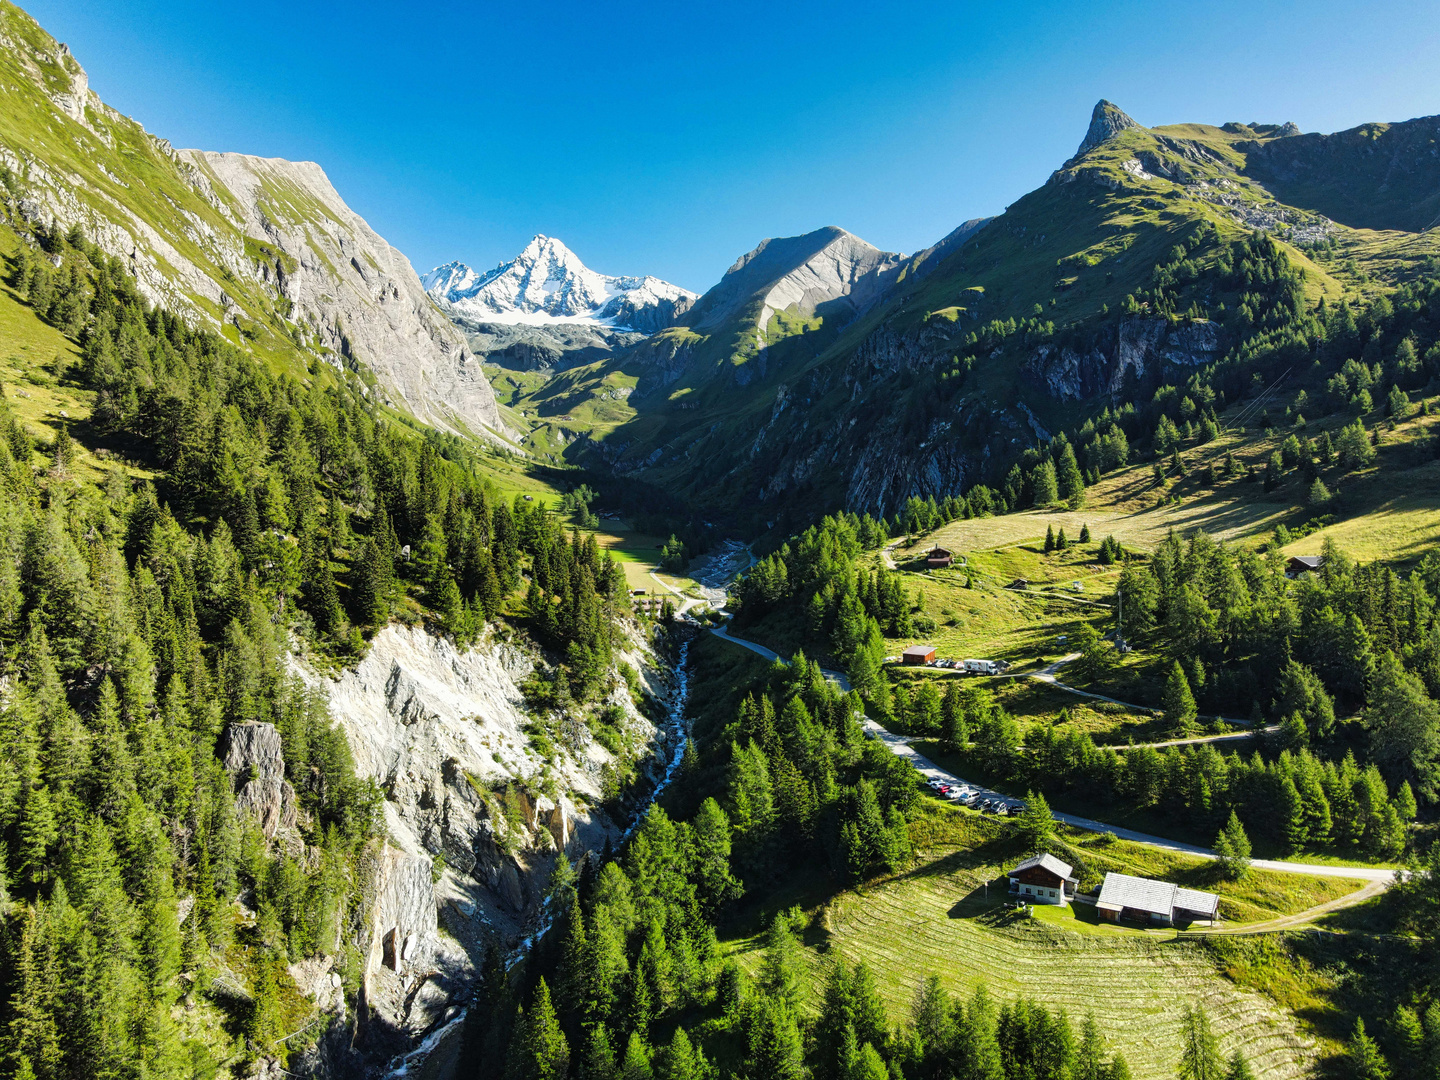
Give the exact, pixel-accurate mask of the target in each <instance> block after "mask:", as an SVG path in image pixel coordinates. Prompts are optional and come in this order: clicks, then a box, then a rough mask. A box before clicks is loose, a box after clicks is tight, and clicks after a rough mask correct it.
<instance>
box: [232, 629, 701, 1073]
mask: <svg viewBox="0 0 1440 1080" xmlns="http://www.w3.org/2000/svg"><path fill="white" fill-rule="evenodd" d="M628 633H629V635H630V636H629V637H627V638H626V639H625V640H624V641H622V643H621V647H620V649H619V653H618V655H617V661H623V662H625V663H628V664H629V665H630V666H631V667H632V668H634V669H635V670H636V672H638V674H639V678H640V683H641V686H642V688H643V691H644V693H645V694H646V695H649V696H651V697H653V698H655V699H656V700H657V701H662V702H663V701H667V700H669V699H670V698H672V697H673V696H674V695H675V694H677V693H679V690H678V688H677V685H676V680H675V677H674V673H673V672H672V671H671V669H670V668H669V667H668V666H667V665H666V664H665V663H664V662H663V661H662V659H661V658H660V657H659V656H658V655H657V653H656V651H655V650H654V649H652V648H651V647H650V646H649V645H647V644H646V643H645V642H644V641H643V640H642V639H641V638H640V636H639V633H638V631H636V630H635V629H634V628H633V627H632V628H631V629H630V630H629V631H628ZM294 667H295V670H296V672H297V674H298V675H299V676H300V677H301V678H302V679H303V680H304V681H305V682H306V683H308V684H309V685H310V686H311V687H314V688H316V689H319V690H321V691H323V692H324V693H325V695H326V697H327V698H328V702H329V708H330V714H331V717H332V719H333V720H334V722H335V723H336V724H337V725H338V726H339V727H340V728H341V729H342V730H343V731H344V732H345V734H346V736H347V739H348V741H349V743H350V747H351V750H352V752H353V754H354V757H355V765H356V771H357V773H358V774H359V775H360V776H362V777H368V778H371V779H373V780H375V782H376V783H377V784H378V785H379V787H380V789H381V791H382V792H383V794H384V797H385V801H384V814H385V833H386V838H385V843H384V844H383V846H380V847H378V849H377V853H376V855H375V857H374V859H373V860H372V865H371V867H370V871H369V874H368V878H369V881H368V890H367V897H366V911H365V920H364V923H365V925H364V928H363V933H362V940H361V941H360V942H359V944H360V945H361V948H362V951H363V953H364V956H365V965H364V986H363V991H362V994H363V1007H362V1008H361V1010H360V1011H361V1015H360V1017H359V1018H358V1025H357V1038H356V1040H355V1044H356V1047H357V1048H358V1049H360V1050H361V1051H363V1053H364V1055H365V1057H366V1059H367V1060H368V1063H369V1065H370V1066H371V1067H372V1068H373V1067H376V1066H378V1064H379V1063H381V1062H383V1061H384V1060H385V1059H387V1058H389V1057H391V1056H392V1055H397V1054H403V1053H405V1052H407V1051H409V1050H411V1049H412V1048H413V1047H415V1045H416V1044H417V1041H418V1040H420V1039H421V1038H422V1037H423V1036H425V1035H426V1033H427V1032H433V1031H435V1030H436V1029H438V1028H439V1027H441V1026H442V1025H443V1024H444V1023H445V1021H446V1020H447V1019H449V1018H451V1017H453V1016H454V1015H456V1014H457V1013H458V1012H459V1010H460V1008H461V1005H462V1002H463V1000H464V999H465V998H466V997H468V994H469V990H470V986H471V984H472V981H473V979H474V977H475V974H476V971H477V969H478V966H479V964H480V962H481V960H482V959H483V953H484V949H485V946H486V944H487V943H488V942H489V941H492V940H498V941H499V942H500V943H502V944H514V943H515V942H518V941H519V940H520V939H521V938H522V937H523V936H524V935H526V934H527V933H533V932H534V931H535V930H536V929H538V927H539V926H540V923H541V914H542V894H543V890H544V888H545V884H546V882H547V881H548V878H549V874H550V871H551V868H552V867H553V865H554V862H555V858H556V856H557V854H558V853H559V852H560V851H562V850H563V851H565V852H566V853H567V855H568V856H569V858H570V859H571V861H572V862H573V861H577V860H579V859H580V858H581V857H582V856H583V855H584V853H585V852H587V851H594V852H597V853H598V852H599V851H600V850H602V849H603V848H604V847H605V844H606V841H607V840H609V841H611V842H618V840H619V839H620V837H621V835H622V832H623V829H624V828H625V825H626V824H627V822H616V821H614V820H612V819H611V817H610V816H609V814H607V813H606V812H605V810H603V809H602V808H601V806H600V804H601V803H602V801H603V794H602V792H603V784H604V780H605V774H606V769H607V766H609V765H611V764H612V762H613V760H614V759H613V755H612V754H611V753H610V752H609V751H607V750H606V749H605V748H604V747H603V746H601V745H600V744H599V743H598V742H595V741H594V740H593V739H592V738H591V736H590V733H589V730H588V728H587V727H586V725H585V724H584V723H582V722H578V721H577V720H576V719H575V718H573V717H561V716H552V717H550V718H549V720H550V723H549V729H550V733H551V739H550V742H551V744H552V745H553V747H554V750H553V752H552V753H551V755H550V757H549V758H548V759H546V758H543V757H542V756H541V755H540V754H539V753H538V752H537V751H536V749H535V747H534V746H533V745H532V740H531V738H530V735H529V734H528V733H527V728H528V727H529V726H530V725H531V723H532V717H531V715H530V713H529V712H528V711H527V708H526V705H525V700H524V696H523V694H522V692H521V689H520V687H521V684H522V683H523V682H524V681H525V679H526V678H527V677H529V676H530V675H531V674H532V673H535V672H537V668H538V669H539V674H540V675H541V677H542V678H543V677H544V675H545V670H544V661H543V660H542V659H541V658H540V657H539V655H538V653H537V652H536V651H535V650H534V649H533V648H532V647H530V646H527V645H523V644H518V643H515V642H513V641H507V640H503V639H502V638H501V637H499V636H497V634H496V633H495V632H494V631H493V630H492V631H490V632H488V633H487V635H486V637H485V639H484V640H483V641H482V642H481V643H480V644H479V645H477V646H476V647H475V648H473V649H468V650H464V651H462V650H459V649H457V648H456V647H455V645H454V643H453V642H452V641H450V640H449V639H448V638H443V637H439V636H436V635H433V634H430V633H427V632H426V631H425V630H423V629H421V628H419V627H404V626H391V627H388V628H387V629H385V630H383V631H381V632H380V633H379V634H377V635H376V637H375V639H374V641H373V642H372V643H371V647H370V651H369V653H368V654H367V655H366V657H365V659H364V660H362V661H361V662H360V663H359V664H358V665H357V666H356V667H355V668H354V669H351V670H346V671H344V672H341V673H340V674H339V675H338V676H337V677H334V678H331V677H327V676H323V675H320V674H317V673H315V672H314V671H312V670H310V669H309V668H307V667H305V666H304V665H303V664H301V663H300V662H298V661H296V663H295V664H294ZM609 706H616V707H618V708H619V709H621V710H622V711H623V714H624V720H623V721H622V723H621V724H620V727H621V728H623V729H624V733H625V736H626V738H627V739H628V740H629V741H630V742H631V744H632V745H634V746H635V747H637V748H638V749H639V752H640V754H641V756H642V759H643V760H642V764H641V768H642V772H646V773H647V774H648V776H649V777H650V779H652V780H654V781H656V782H658V781H659V780H660V778H661V777H662V776H663V774H664V770H665V767H666V762H667V761H669V760H671V759H673V758H674V756H675V755H674V749H675V748H674V746H673V745H672V744H673V743H674V741H675V738H676V736H675V733H673V732H671V731H668V730H666V728H665V726H664V725H663V724H661V725H657V724H656V723H655V722H654V721H652V720H651V719H650V718H648V717H647V716H645V715H644V714H643V713H642V712H641V711H640V710H639V709H638V708H637V707H636V705H635V703H634V701H633V700H632V697H631V694H630V690H629V687H628V686H627V685H626V683H625V682H624V680H622V679H617V680H616V686H615V688H614V689H613V690H612V691H611V692H610V693H609V694H608V695H607V697H606V699H605V700H604V701H603V702H601V703H600V707H601V708H607V707H609ZM249 726H268V725H247V727H249ZM272 731H273V729H272ZM282 768H283V766H282ZM252 783H253V781H252ZM272 816H273V815H272ZM436 1056H437V1058H438V1057H443V1055H436ZM433 1068H434V1066H432V1071H433Z"/></svg>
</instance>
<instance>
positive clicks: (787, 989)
mask: <svg viewBox="0 0 1440 1080" xmlns="http://www.w3.org/2000/svg"><path fill="white" fill-rule="evenodd" d="M790 919H791V915H790V913H789V912H788V911H781V912H779V913H777V914H776V916H775V917H774V918H773V919H772V920H770V926H769V928H768V929H767V930H766V931H765V964H764V966H763V967H762V968H761V969H760V978H759V985H760V989H761V990H763V991H764V992H765V993H766V995H768V996H769V997H770V998H772V999H773V1000H775V1001H778V1002H786V1003H790V1002H793V1001H794V1000H795V997H796V995H797V994H798V993H799V991H800V973H801V967H800V964H801V961H800V942H799V941H798V940H796V938H795V934H794V931H792V930H791V929H790Z"/></svg>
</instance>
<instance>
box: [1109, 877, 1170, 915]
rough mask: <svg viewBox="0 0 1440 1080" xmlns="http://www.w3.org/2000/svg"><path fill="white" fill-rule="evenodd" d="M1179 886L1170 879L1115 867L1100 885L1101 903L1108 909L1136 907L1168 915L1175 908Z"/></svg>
mask: <svg viewBox="0 0 1440 1080" xmlns="http://www.w3.org/2000/svg"><path fill="white" fill-rule="evenodd" d="M1178 888H1179V886H1177V885H1174V884H1172V883H1170V882H1168V881H1153V880H1151V879H1150V878H1143V877H1131V876H1130V875H1129V874H1117V873H1115V871H1113V870H1111V871H1109V872H1108V873H1106V875H1105V883H1104V884H1103V885H1101V886H1100V896H1099V899H1098V903H1099V904H1101V905H1103V906H1105V907H1106V908H1107V909H1111V910H1114V909H1118V908H1134V909H1135V910H1136V911H1148V912H1150V913H1151V914H1154V915H1164V916H1165V917H1166V918H1167V919H1168V918H1169V917H1170V914H1171V912H1172V911H1173V910H1174V908H1175V892H1176V890H1177V889H1178Z"/></svg>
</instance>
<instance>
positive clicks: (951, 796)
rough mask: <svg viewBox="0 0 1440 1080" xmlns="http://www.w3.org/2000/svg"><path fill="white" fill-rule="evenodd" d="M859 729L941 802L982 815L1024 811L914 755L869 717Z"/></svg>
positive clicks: (1019, 804) (1019, 802)
mask: <svg viewBox="0 0 1440 1080" xmlns="http://www.w3.org/2000/svg"><path fill="white" fill-rule="evenodd" d="M862 726H863V728H864V730H865V737H866V738H869V739H879V740H880V741H881V742H883V743H885V745H886V746H887V747H889V749H890V751H891V752H892V753H894V754H895V755H897V756H898V757H903V758H905V760H907V761H909V762H910V764H911V765H913V766H914V767H915V769H916V770H917V771H918V772H919V773H920V775H921V776H923V777H924V778H925V783H926V785H927V786H928V787H929V788H930V790H931V791H934V792H935V793H936V794H937V795H940V796H941V797H942V798H945V799H948V800H950V801H951V802H954V803H958V804H959V805H961V806H968V807H970V809H972V810H980V811H982V812H985V813H997V814H1007V815H1013V814H1018V813H1019V812H1020V811H1021V810H1023V809H1024V808H1025V803H1024V800H1022V799H1017V798H1015V797H1014V796H1013V795H1004V794H1002V793H1000V792H998V791H991V790H990V789H989V788H984V787H981V786H980V785H979V784H973V783H971V782H970V781H968V780H963V779H961V778H960V777H957V776H954V775H952V774H951V773H948V772H946V771H945V770H944V769H942V768H940V766H938V765H936V764H935V763H934V762H933V761H931V760H930V759H929V758H927V757H925V756H923V755H921V754H918V753H916V752H915V749H914V747H912V746H911V745H910V740H909V739H907V738H906V737H905V736H903V735H896V734H895V733H894V732H891V731H887V730H886V729H885V728H883V727H881V726H880V725H879V724H877V723H876V722H875V721H874V720H871V719H870V718H869V717H866V718H865V721H864V723H863V725H862Z"/></svg>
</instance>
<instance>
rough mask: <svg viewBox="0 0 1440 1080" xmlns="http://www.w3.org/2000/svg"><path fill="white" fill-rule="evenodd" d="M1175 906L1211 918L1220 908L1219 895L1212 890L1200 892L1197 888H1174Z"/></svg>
mask: <svg viewBox="0 0 1440 1080" xmlns="http://www.w3.org/2000/svg"><path fill="white" fill-rule="evenodd" d="M1175 906H1176V907H1177V908H1182V909H1184V910H1185V911H1193V912H1195V914H1197V915H1204V916H1205V917H1206V918H1210V919H1213V918H1215V915H1216V913H1217V912H1218V911H1219V910H1220V897H1218V896H1216V895H1215V894H1214V893H1213V892H1201V891H1200V890H1199V889H1181V888H1176V890H1175Z"/></svg>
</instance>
